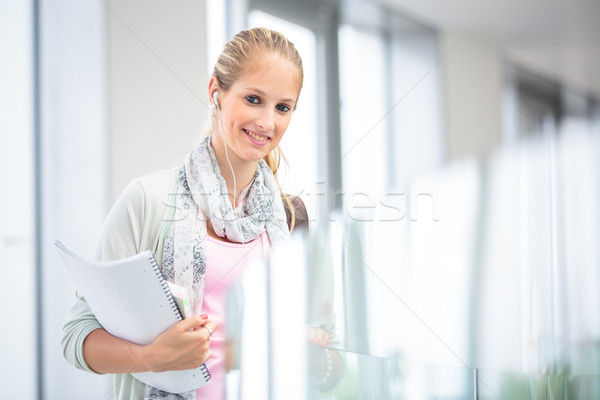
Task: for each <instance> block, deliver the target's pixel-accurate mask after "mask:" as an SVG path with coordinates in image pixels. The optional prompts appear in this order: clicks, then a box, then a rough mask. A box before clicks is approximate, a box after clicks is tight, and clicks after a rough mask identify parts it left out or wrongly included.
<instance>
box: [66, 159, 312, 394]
mask: <svg viewBox="0 0 600 400" xmlns="http://www.w3.org/2000/svg"><path fill="white" fill-rule="evenodd" d="M179 169H180V167H177V168H173V169H170V170H166V171H161V172H156V173H152V174H148V175H144V176H142V177H141V178H138V179H135V180H133V181H132V182H131V183H129V185H128V186H127V187H126V188H125V190H124V191H123V193H122V194H121V196H120V197H119V199H118V200H117V202H116V203H115V205H114V206H113V208H112V209H111V211H110V213H109V214H108V216H107V218H106V220H105V222H104V225H103V227H102V230H101V232H100V237H99V239H98V242H97V243H96V247H95V249H94V252H93V255H92V258H93V259H95V260H102V261H112V260H118V259H121V258H125V257H130V256H132V255H135V254H137V253H139V252H140V251H144V250H150V251H152V252H153V254H154V256H155V258H156V260H157V261H158V263H159V265H162V256H163V247H164V240H165V237H166V236H167V233H168V231H169V229H170V225H171V221H172V217H173V216H174V214H175V205H174V204H175V193H176V189H177V177H178V173H179ZM290 200H291V202H292V204H293V207H294V211H295V215H296V229H295V230H301V229H306V228H307V227H308V217H307V212H306V208H305V207H304V203H302V200H300V198H299V197H295V196H290ZM284 206H285V210H286V213H287V216H288V225H289V224H290V221H291V216H290V212H289V210H288V207H287V204H286V203H285V202H284ZM99 328H100V329H101V328H102V326H101V325H100V324H99V323H98V320H96V317H95V316H94V314H93V313H92V310H91V309H90V307H89V306H88V304H87V302H86V301H85V299H84V298H83V297H82V296H81V295H80V294H79V293H77V292H76V293H75V301H74V304H73V306H72V308H71V311H70V313H69V315H68V317H67V320H66V322H65V324H64V325H63V331H62V339H61V345H62V351H63V355H64V357H65V359H66V360H67V361H68V362H69V363H71V364H73V365H74V366H76V367H77V368H79V369H83V370H85V371H89V372H93V373H96V372H95V371H93V370H92V369H91V368H90V367H89V365H88V364H87V362H86V361H85V358H84V356H83V341H84V340H85V338H86V337H87V335H89V334H90V332H92V331H93V330H95V329H99ZM113 389H114V398H115V399H117V400H121V399H123V400H125V399H143V398H144V390H145V385H144V384H143V383H142V382H140V381H138V380H137V379H135V378H134V377H133V376H132V375H131V374H116V375H115V379H114V388H113Z"/></svg>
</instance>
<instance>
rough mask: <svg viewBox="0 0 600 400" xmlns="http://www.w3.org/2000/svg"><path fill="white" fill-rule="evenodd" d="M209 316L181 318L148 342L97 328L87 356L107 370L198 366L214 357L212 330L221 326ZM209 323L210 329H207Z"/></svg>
mask: <svg viewBox="0 0 600 400" xmlns="http://www.w3.org/2000/svg"><path fill="white" fill-rule="evenodd" d="M207 318H208V317H207V316H206V315H204V316H193V317H189V318H187V319H185V320H183V321H180V322H178V323H177V324H175V325H173V326H172V327H170V328H169V329H167V330H166V331H164V332H163V333H161V334H160V335H159V336H158V337H157V338H156V339H154V341H153V342H152V343H151V344H149V345H147V346H141V345H137V344H135V343H131V342H128V341H126V340H123V339H119V338H117V337H115V336H112V335H111V334H110V333H108V332H107V331H105V330H104V329H96V330H94V331H92V332H91V333H90V334H89V335H88V336H87V337H86V338H85V340H84V342H83V356H84V357H85V361H86V362H87V365H88V366H89V367H90V368H91V369H93V370H94V371H96V372H101V373H107V374H124V373H132V372H143V371H154V372H160V371H171V370H182V369H191V368H197V367H199V366H201V365H202V364H203V363H204V362H205V361H206V360H207V359H208V358H209V357H210V350H209V346H210V340H209V332H214V331H215V329H217V327H218V324H217V323H216V322H212V321H210V320H209V319H207ZM206 326H209V327H210V329H204V328H206Z"/></svg>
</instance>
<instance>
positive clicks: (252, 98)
mask: <svg viewBox="0 0 600 400" xmlns="http://www.w3.org/2000/svg"><path fill="white" fill-rule="evenodd" d="M246 101H247V102H248V103H252V104H260V100H259V99H258V97H256V96H246Z"/></svg>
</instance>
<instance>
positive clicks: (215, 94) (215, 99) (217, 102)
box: [213, 91, 221, 111]
mask: <svg viewBox="0 0 600 400" xmlns="http://www.w3.org/2000/svg"><path fill="white" fill-rule="evenodd" d="M218 97H219V92H217V91H215V93H214V94H213V99H214V101H215V106H216V107H217V110H219V111H221V107H220V106H219V100H218Z"/></svg>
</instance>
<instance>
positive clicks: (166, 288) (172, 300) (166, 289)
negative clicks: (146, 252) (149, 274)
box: [150, 256, 183, 321]
mask: <svg viewBox="0 0 600 400" xmlns="http://www.w3.org/2000/svg"><path fill="white" fill-rule="evenodd" d="M150 264H152V268H153V269H154V273H155V274H156V276H157V278H158V282H160V286H161V287H162V289H163V291H164V292H165V295H166V296H167V299H168V300H169V305H170V306H171V309H172V310H173V313H174V314H175V315H176V316H177V319H178V320H179V321H181V320H182V319H183V317H182V316H181V312H180V311H179V307H177V303H175V298H173V294H172V293H171V289H169V285H167V281H165V278H163V275H162V272H160V269H159V268H158V264H157V263H156V259H155V258H154V256H152V257H150Z"/></svg>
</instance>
